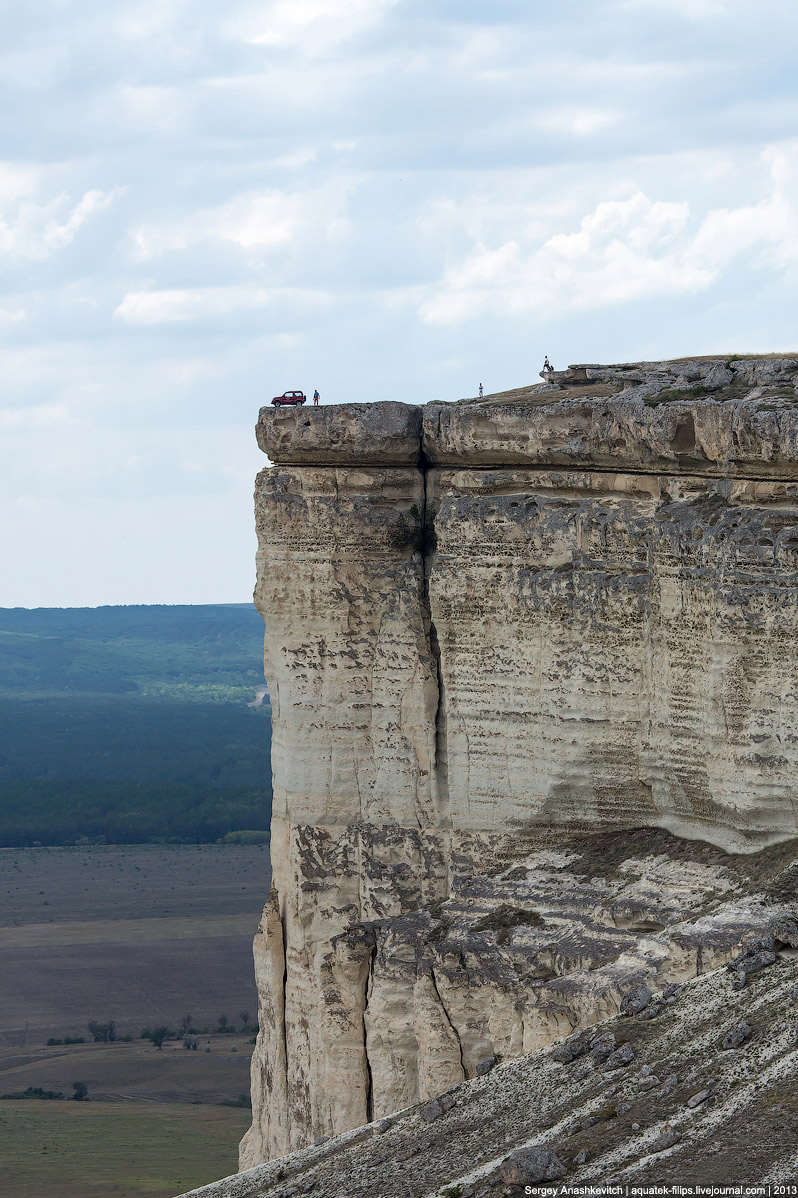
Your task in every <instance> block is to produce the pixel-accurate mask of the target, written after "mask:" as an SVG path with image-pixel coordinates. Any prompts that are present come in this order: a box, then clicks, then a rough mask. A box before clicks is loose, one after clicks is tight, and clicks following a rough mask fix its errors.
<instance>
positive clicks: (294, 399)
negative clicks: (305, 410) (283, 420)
mask: <svg viewBox="0 0 798 1198" xmlns="http://www.w3.org/2000/svg"><path fill="white" fill-rule="evenodd" d="M304 402H305V393H304V391H286V393H285V395H275V397H274V399H273V400H272V403H273V404H274V405H275V407H278V408H279V407H282V406H283V404H289V405H290V406H292V407H293V405H294V404H300V403H304Z"/></svg>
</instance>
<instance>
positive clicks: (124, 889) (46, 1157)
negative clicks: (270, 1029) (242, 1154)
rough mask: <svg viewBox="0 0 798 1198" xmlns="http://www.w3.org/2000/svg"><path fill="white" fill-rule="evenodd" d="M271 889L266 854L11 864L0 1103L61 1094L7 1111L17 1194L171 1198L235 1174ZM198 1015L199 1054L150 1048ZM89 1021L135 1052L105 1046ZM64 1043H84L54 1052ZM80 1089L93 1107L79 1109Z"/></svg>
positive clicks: (4, 852) (145, 853) (22, 857)
mask: <svg viewBox="0 0 798 1198" xmlns="http://www.w3.org/2000/svg"><path fill="white" fill-rule="evenodd" d="M269 881H270V865H269V855H268V850H267V849H266V848H265V847H263V846H257V845H255V846H248V845H247V846H238V845H174V846H173V845H129V846H98V847H94V846H91V847H82V846H81V847H67V848H30V849H1V850H0V1095H3V1094H15V1093H19V1092H21V1091H25V1090H28V1089H36V1088H38V1087H40V1088H41V1089H43V1090H51V1091H56V1092H61V1093H63V1095H64V1100H63V1101H57V1100H53V1101H36V1100H5V1101H0V1177H2V1178H3V1179H4V1183H3V1184H4V1186H5V1189H4V1190H3V1191H2V1192H3V1193H8V1194H9V1195H13V1196H14V1198H28V1195H31V1196H32V1195H37V1198H38V1195H41V1194H45V1193H57V1194H58V1195H59V1198H77V1196H78V1195H80V1198H94V1196H97V1198H100V1196H101V1195H102V1196H103V1198H104V1196H105V1195H111V1194H124V1195H138V1196H142V1198H161V1196H163V1195H168V1194H173V1193H176V1192H179V1191H180V1190H185V1189H187V1188H190V1187H191V1186H195V1185H198V1184H200V1183H201V1182H203V1181H209V1180H212V1179H213V1178H215V1177H219V1176H223V1175H225V1174H228V1173H231V1172H234V1171H235V1168H236V1161H237V1145H238V1140H239V1139H240V1138H241V1135H242V1134H243V1132H244V1130H245V1128H246V1126H247V1123H248V1121H249V1112H248V1111H247V1110H245V1109H242V1108H241V1107H240V1106H235V1105H225V1104H234V1103H237V1102H241V1101H242V1096H246V1095H247V1094H248V1091H249V1058H250V1055H251V1052H252V1032H251V1031H247V1032H243V1031H242V1030H241V1027H242V1024H243V1022H244V1021H243V1019H242V1015H243V1014H246V1016H247V1023H248V1024H249V1025H250V1026H251V1025H253V1024H254V1023H255V1022H256V1020H257V1003H256V993H255V985H254V976H253V964H252V936H253V934H254V931H255V928H256V927H257V923H258V918H259V915H260V910H261V908H262V906H263V902H264V900H265V897H266V895H267V893H268V888H269ZM188 1015H190V1016H191V1017H192V1026H193V1027H194V1028H196V1029H197V1031H198V1033H199V1034H198V1037H197V1039H198V1045H197V1048H196V1050H190V1049H189V1050H186V1049H185V1048H184V1047H183V1044H182V1040H181V1039H177V1040H167V1041H166V1042H165V1043H164V1045H163V1047H162V1049H157V1048H156V1047H155V1045H154V1044H152V1043H151V1042H150V1041H148V1040H142V1039H141V1038H140V1032H141V1029H142V1028H144V1027H155V1026H158V1025H167V1026H169V1027H171V1028H175V1029H177V1028H178V1027H179V1025H180V1022H181V1020H182V1019H183V1018H184V1016H188ZM221 1017H224V1018H225V1019H226V1020H227V1021H228V1022H229V1023H230V1024H233V1025H235V1026H236V1028H237V1029H238V1030H237V1031H236V1033H235V1034H231V1033H229V1032H226V1033H217V1032H216V1028H217V1027H218V1025H219V1023H220V1020H221ZM92 1020H94V1021H97V1022H98V1023H107V1022H108V1021H109V1020H113V1021H114V1022H115V1024H116V1032H117V1035H118V1036H130V1037H132V1039H131V1040H129V1041H121V1040H117V1041H115V1042H113V1043H95V1042H94V1041H93V1037H92V1035H91V1034H90V1033H89V1031H88V1027H87V1025H88V1023H89V1022H90V1021H92ZM205 1028H207V1029H208V1030H207V1031H204V1032H203V1029H205ZM65 1037H73V1038H77V1037H83V1038H84V1040H85V1041H86V1042H85V1043H83V1044H70V1045H64V1044H61V1045H55V1044H53V1045H47V1043H46V1041H47V1039H48V1038H49V1039H60V1040H63V1039H64V1038H65ZM77 1081H82V1082H84V1083H85V1084H86V1085H87V1086H88V1090H89V1102H87V1103H84V1102H72V1101H66V1100H67V1099H68V1098H69V1096H70V1095H71V1094H72V1091H73V1083H74V1082H77ZM244 1100H245V1099H244Z"/></svg>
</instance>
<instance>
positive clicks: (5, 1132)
mask: <svg viewBox="0 0 798 1198" xmlns="http://www.w3.org/2000/svg"><path fill="white" fill-rule="evenodd" d="M186 1055H189V1054H186ZM191 1055H194V1054H191ZM248 1122H249V1115H248V1112H246V1111H243V1110H236V1109H234V1108H230V1107H218V1106H214V1107H209V1106H178V1105H174V1104H162V1103H147V1104H145V1103H133V1102H129V1103H127V1102H126V1103H119V1104H113V1105H111V1104H104V1103H92V1102H86V1103H84V1102H80V1103H78V1102H36V1101H24V1102H2V1103H0V1144H2V1163H1V1165H0V1167H1V1168H2V1182H0V1187H2V1193H3V1194H4V1195H8V1198H43V1196H44V1195H53V1198H55V1196H57V1198H111V1195H119V1196H121V1198H171V1196H172V1195H174V1194H179V1193H182V1192H184V1191H186V1190H189V1189H193V1188H194V1187H195V1186H198V1185H201V1184H203V1183H204V1182H208V1181H213V1180H215V1179H216V1178H218V1177H225V1176H227V1175H228V1174H229V1173H233V1172H235V1170H236V1161H237V1145H238V1141H239V1140H240V1138H241V1136H242V1135H243V1133H244V1131H245V1130H246V1127H247V1124H248Z"/></svg>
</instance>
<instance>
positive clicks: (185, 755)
mask: <svg viewBox="0 0 798 1198" xmlns="http://www.w3.org/2000/svg"><path fill="white" fill-rule="evenodd" d="M262 655H263V624H262V622H261V620H260V618H259V617H258V615H257V613H256V612H255V611H254V609H253V608H252V607H250V606H249V605H248V604H218V605H208V606H175V607H166V606H164V607H162V606H151V607H100V608H63V609H62V608H39V609H33V610H29V609H23V608H10V609H9V608H5V609H0V726H1V727H2V728H3V730H4V734H3V737H2V741H0V846H6V847H17V846H35V845H69V844H87V843H89V844H91V843H97V844H137V843H151V842H161V843H164V842H166V843H203V842H212V841H216V840H220V839H223V838H224V837H225V836H227V837H228V839H230V840H236V839H240V837H239V836H237V834H238V833H252V832H260V833H261V835H262V836H263V837H265V835H266V832H267V829H268V826H269V815H270V809H271V776H270V772H269V765H268V762H269V751H268V747H269V739H270V733H271V710H270V707H269V700H268V695H264V696H263V700H262V702H259V703H256V702H255V699H256V696H257V695H258V694H259V693H260V694H263V681H262V679H263V673H262V666H261V661H262Z"/></svg>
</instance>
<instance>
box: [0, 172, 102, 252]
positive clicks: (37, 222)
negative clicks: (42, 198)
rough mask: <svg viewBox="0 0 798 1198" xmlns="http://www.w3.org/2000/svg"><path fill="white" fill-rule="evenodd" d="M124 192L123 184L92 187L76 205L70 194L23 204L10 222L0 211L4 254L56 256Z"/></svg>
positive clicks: (0, 243)
mask: <svg viewBox="0 0 798 1198" xmlns="http://www.w3.org/2000/svg"><path fill="white" fill-rule="evenodd" d="M123 192H124V188H121V187H115V188H114V189H113V190H112V191H108V192H105V191H100V190H98V189H97V188H92V190H90V191H87V192H86V193H85V195H84V196H83V197H82V199H80V200H79V201H78V203H77V204H75V205H74V206H73V207H70V199H69V196H67V195H60V196H56V197H55V198H54V199H52V200H49V201H47V202H45V203H43V204H38V203H35V202H34V201H25V202H23V203H20V204H19V205H18V206H17V210H16V213H15V215H14V217H12V218H11V220H10V221H9V220H6V219H4V217H3V215H2V214H0V256H6V257H9V258H15V257H17V258H23V259H30V260H36V259H43V258H50V257H52V256H53V255H54V254H57V253H58V251H59V250H62V249H64V248H65V247H66V246H68V245H71V243H72V242H73V241H74V240H75V237H76V235H77V233H78V231H79V230H80V229H81V228H82V227H83V226H84V225H85V224H86V223H87V222H88V221H90V220H91V219H92V217H94V216H96V215H97V214H98V213H100V212H105V211H107V209H109V208H110V207H111V206H112V205H113V204H114V203H115V201H116V200H117V199H118V198H119V196H120V195H122V194H123Z"/></svg>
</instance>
